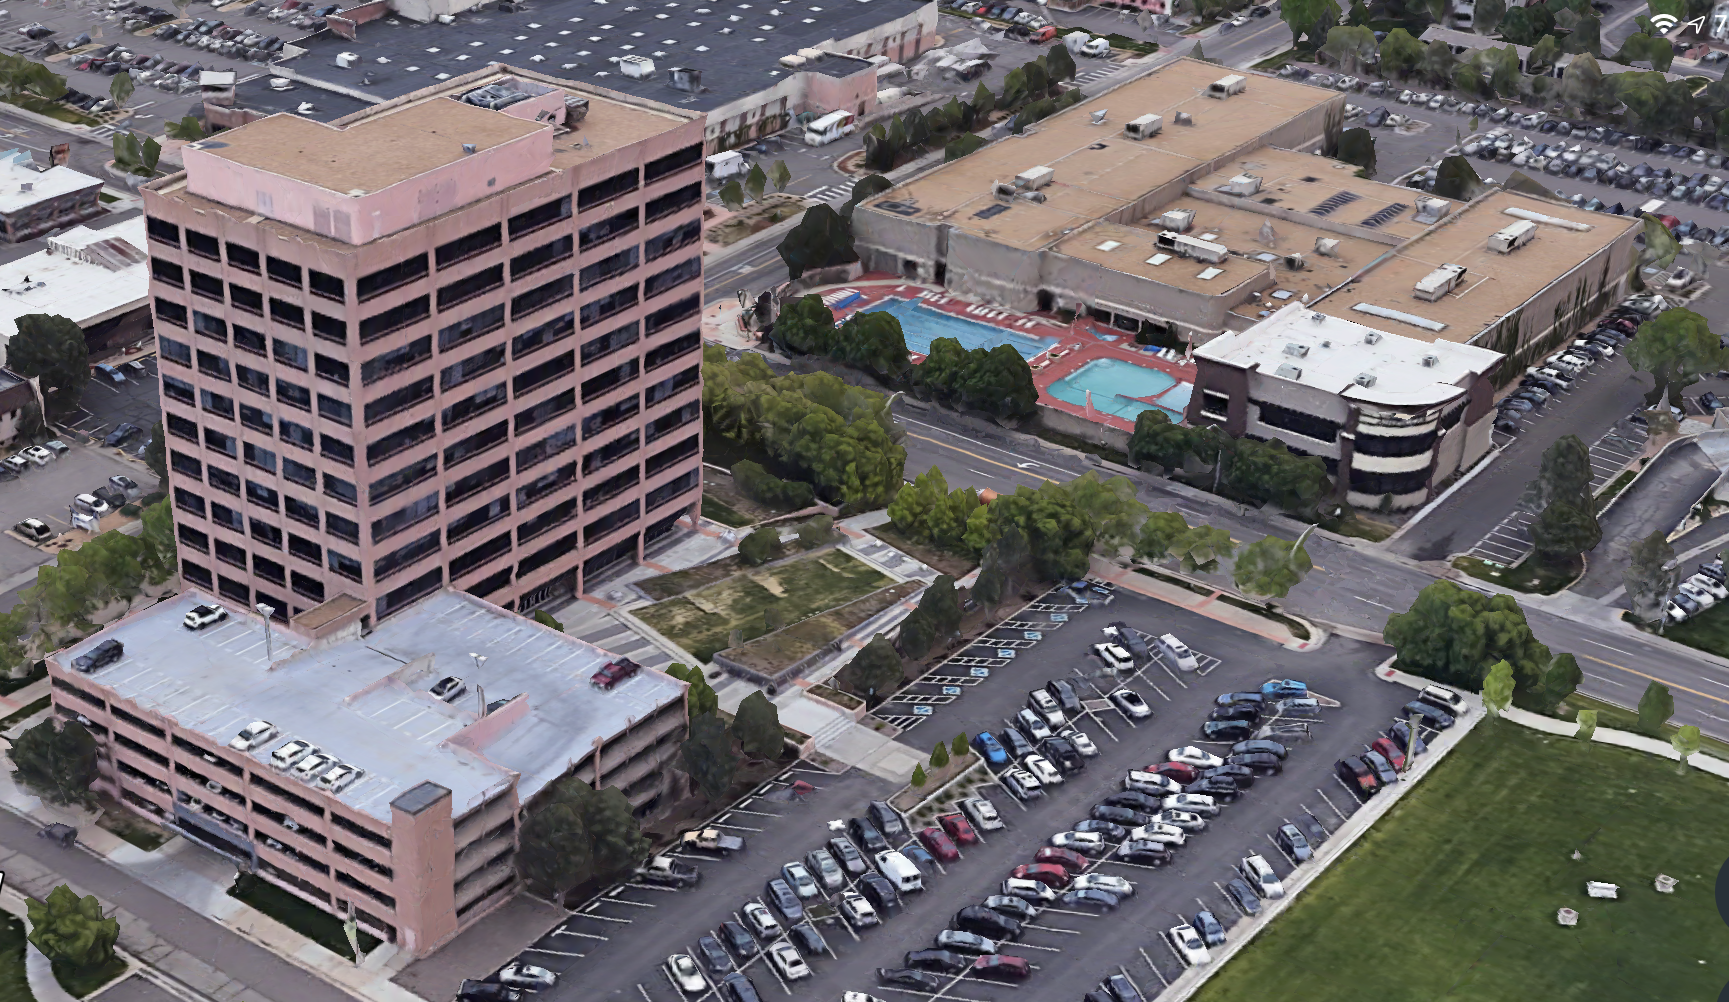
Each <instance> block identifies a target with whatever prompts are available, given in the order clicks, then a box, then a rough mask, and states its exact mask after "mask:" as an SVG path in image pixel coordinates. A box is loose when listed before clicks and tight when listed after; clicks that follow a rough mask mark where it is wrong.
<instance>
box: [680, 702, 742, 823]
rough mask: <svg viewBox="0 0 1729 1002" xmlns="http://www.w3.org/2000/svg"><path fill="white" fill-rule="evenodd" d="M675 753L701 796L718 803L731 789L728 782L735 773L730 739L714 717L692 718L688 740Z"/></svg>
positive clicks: (717, 717) (718, 720) (717, 718)
mask: <svg viewBox="0 0 1729 1002" xmlns="http://www.w3.org/2000/svg"><path fill="white" fill-rule="evenodd" d="M679 750H680V752H681V753H682V754H683V756H684V771H685V772H686V773H687V774H689V776H690V778H691V781H692V782H694V783H696V786H697V789H699V790H701V791H702V794H703V796H705V797H707V798H708V799H709V800H711V801H716V800H719V799H720V798H721V797H722V796H723V795H724V794H725V793H726V791H727V789H728V788H729V787H731V786H732V778H733V776H734V775H735V774H736V773H737V772H738V756H737V755H734V754H733V751H732V739H731V738H730V737H728V736H727V733H726V725H725V724H723V723H721V720H720V716H719V715H718V714H714V713H705V714H703V715H702V716H700V717H692V718H691V721H690V737H688V738H686V739H685V741H684V744H683V745H682V746H680V749H679Z"/></svg>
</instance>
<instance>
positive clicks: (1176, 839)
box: [1129, 821, 1189, 845]
mask: <svg viewBox="0 0 1729 1002" xmlns="http://www.w3.org/2000/svg"><path fill="white" fill-rule="evenodd" d="M1129 838H1130V839H1131V840H1132V841H1136V842H1158V843H1160V844H1161V845H1182V844H1183V843H1184V842H1186V841H1188V838H1189V837H1188V836H1187V835H1185V834H1184V833H1183V830H1182V829H1181V828H1178V827H1177V826H1176V825H1165V824H1159V823H1158V822H1156V821H1155V822H1153V823H1152V824H1150V825H1142V826H1140V827H1139V828H1136V829H1134V830H1132V831H1130V832H1129Z"/></svg>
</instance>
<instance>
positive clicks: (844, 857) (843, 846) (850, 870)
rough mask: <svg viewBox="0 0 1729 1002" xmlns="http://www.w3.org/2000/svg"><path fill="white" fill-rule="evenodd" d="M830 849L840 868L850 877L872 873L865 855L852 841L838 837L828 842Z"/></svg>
mask: <svg viewBox="0 0 1729 1002" xmlns="http://www.w3.org/2000/svg"><path fill="white" fill-rule="evenodd" d="M828 849H829V853H830V855H832V856H833V857H834V858H835V861H836V862H838V863H839V864H840V868H841V869H843V870H845V871H846V872H847V874H848V875H849V876H853V877H859V876H863V875H864V874H865V873H867V872H869V871H870V864H869V863H867V862H865V858H864V853H862V852H859V850H858V846H856V845H853V843H852V840H851V839H848V838H843V837H841V836H839V835H836V836H835V837H834V838H831V839H829V840H828Z"/></svg>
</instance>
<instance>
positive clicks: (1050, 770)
mask: <svg viewBox="0 0 1729 1002" xmlns="http://www.w3.org/2000/svg"><path fill="white" fill-rule="evenodd" d="M1021 767H1022V768H1024V769H1026V771H1028V772H1030V773H1032V774H1033V775H1034V776H1036V777H1038V780H1039V784H1040V785H1042V786H1056V785H1057V784H1058V783H1061V782H1062V781H1063V774H1062V773H1060V772H1058V771H1057V767H1056V766H1054V765H1052V764H1051V760H1050V759H1048V758H1045V757H1044V756H1043V755H1028V756H1027V757H1026V758H1023V759H1021Z"/></svg>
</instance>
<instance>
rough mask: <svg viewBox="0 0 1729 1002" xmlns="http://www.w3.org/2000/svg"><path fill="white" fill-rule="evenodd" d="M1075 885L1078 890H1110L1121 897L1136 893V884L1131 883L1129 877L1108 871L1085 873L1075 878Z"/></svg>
mask: <svg viewBox="0 0 1729 1002" xmlns="http://www.w3.org/2000/svg"><path fill="white" fill-rule="evenodd" d="M1073 886H1074V887H1075V889H1076V890H1087V889H1089V888H1093V889H1097V890H1101V891H1108V892H1110V893H1111V894H1115V895H1116V896H1117V897H1119V898H1126V897H1129V896H1130V895H1132V894H1134V893H1135V885H1133V884H1131V883H1129V882H1128V880H1127V879H1125V878H1123V877H1119V876H1117V875H1115V874H1108V873H1083V874H1081V875H1080V876H1078V877H1076V878H1075V882H1074V885H1073Z"/></svg>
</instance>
